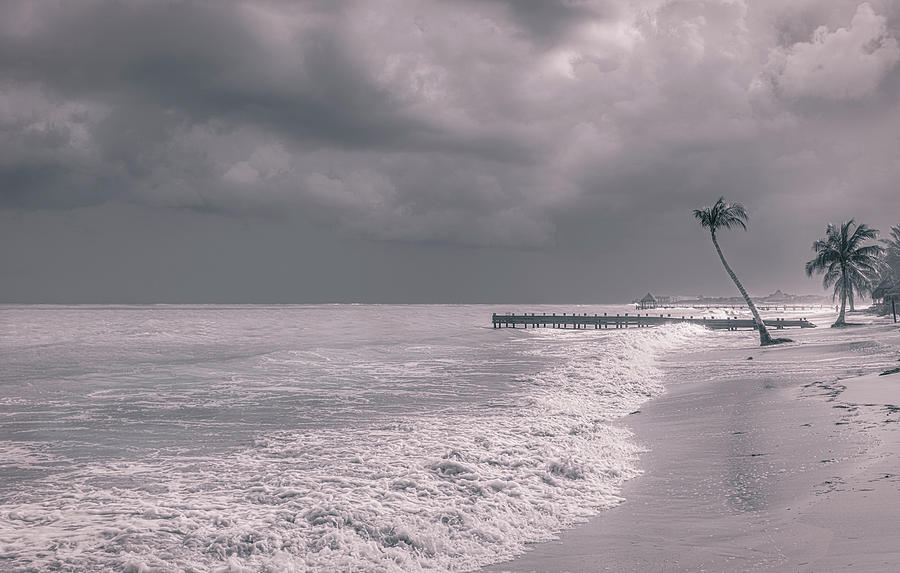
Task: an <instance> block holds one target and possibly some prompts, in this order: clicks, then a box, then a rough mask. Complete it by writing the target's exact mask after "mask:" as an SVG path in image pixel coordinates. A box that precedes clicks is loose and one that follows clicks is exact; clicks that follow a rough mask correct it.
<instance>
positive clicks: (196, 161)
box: [0, 0, 900, 288]
mask: <svg viewBox="0 0 900 573" xmlns="http://www.w3.org/2000/svg"><path fill="white" fill-rule="evenodd" d="M898 28H900V7H898V6H897V4H896V3H895V2H891V1H890V0H872V1H870V2H860V1H858V0H829V1H827V2H822V1H820V0H798V1H796V2H789V3H788V2H781V1H778V0H763V1H758V2H749V1H742V0H713V1H699V0H698V1H694V0H649V1H647V2H641V3H634V2H625V1H614V0H597V1H587V0H586V1H575V0H558V1H549V2H547V1H530V0H526V1H518V0H515V1H513V0H509V1H501V0H460V1H453V2H451V1H447V2H418V1H415V0H383V1H378V2H363V1H358V2H353V1H347V2H309V3H303V2H300V3H295V2H278V1H255V2H253V1H247V2H237V1H228V2H212V1H199V0H195V1H187V0H186V1H172V2H150V1H141V0H134V1H130V2H124V1H111V0H85V1H83V2H62V3H51V2H46V3H40V2H29V1H24V0H23V1H9V2H5V3H3V4H2V5H0V210H5V211H7V212H9V213H12V214H15V216H17V217H26V218H27V217H31V216H34V217H38V216H41V215H39V214H40V213H41V212H44V211H58V212H61V213H66V212H70V213H71V216H72V217H76V216H77V217H81V216H86V215H83V209H82V208H90V209H101V208H106V207H105V206H116V205H118V206H122V205H130V206H131V208H129V209H127V210H125V211H122V212H123V213H127V214H128V216H134V214H135V213H138V212H141V209H146V212H147V213H148V214H149V213H170V214H171V216H175V215H174V214H175V213H187V214H191V213H193V214H194V216H197V217H210V216H212V217H225V218H227V219H228V220H232V221H244V222H245V223H244V224H256V223H248V221H258V224H261V225H266V224H270V223H267V222H266V221H277V222H272V223H271V224H273V225H287V226H292V225H293V226H295V227H298V228H299V227H303V228H309V227H310V226H317V225H318V226H321V228H327V229H328V231H329V234H328V236H329V237H331V239H330V240H332V241H334V244H332V245H331V247H330V248H331V249H332V251H333V253H338V252H342V251H340V249H354V248H357V247H354V246H353V245H357V246H358V245H361V244H362V243H361V242H360V241H372V240H374V241H377V242H379V243H378V244H381V242H383V243H384V244H385V245H386V246H385V248H387V249H390V248H396V249H400V248H401V247H400V246H398V245H399V244H404V245H406V246H405V247H403V248H416V246H421V248H423V249H426V250H428V249H435V248H440V249H463V251H460V252H470V251H466V249H486V251H487V252H493V253H495V256H496V257H499V258H503V257H504V256H506V254H508V253H509V252H512V251H510V249H513V250H515V249H526V250H530V252H532V253H537V252H541V253H545V254H547V253H554V254H555V256H557V257H561V260H568V261H570V262H571V264H573V265H574V264H579V265H580V264H581V258H580V257H582V255H581V254H572V253H585V252H594V253H597V255H596V256H598V257H601V258H603V259H604V260H614V259H615V257H617V256H618V255H613V254H610V253H607V251H610V245H611V244H616V245H632V247H631V249H632V251H633V252H632V256H633V257H637V256H641V257H645V258H646V257H648V256H649V257H651V260H652V259H653V258H654V257H657V258H658V257H660V256H661V255H659V254H658V252H659V250H658V249H654V248H653V242H654V237H656V239H657V240H663V237H667V239H665V240H667V241H668V240H670V239H671V237H674V236H677V237H679V240H685V239H684V237H682V236H681V235H680V229H681V228H682V226H684V225H690V224H691V222H690V220H689V217H688V215H687V214H689V213H690V209H692V208H694V207H697V206H698V205H700V204H703V203H707V202H710V201H712V200H714V199H715V198H716V197H718V196H719V195H726V196H728V197H730V198H733V199H735V200H741V201H743V202H744V203H746V204H747V205H748V207H750V209H751V211H752V212H753V213H758V214H759V218H760V219H764V221H765V222H761V224H760V226H762V227H764V228H765V229H766V235H765V237H757V240H758V241H761V242H762V243H763V244H765V245H766V246H768V247H771V246H772V245H775V244H779V243H780V244H790V245H795V244H796V245H800V246H799V247H796V248H794V247H791V248H790V249H788V251H787V252H789V253H790V257H795V258H802V257H804V256H806V250H808V244H807V243H809V242H811V240H812V238H814V236H815V233H818V232H819V227H823V228H824V220H826V219H839V218H842V217H843V218H849V217H850V216H855V217H857V218H858V219H862V220H867V221H869V222H870V224H873V225H875V226H879V225H881V226H887V225H890V224H896V221H893V220H889V218H888V215H887V213H888V212H891V211H890V209H885V205H886V204H887V205H896V192H895V182H896V181H897V180H898V177H900V164H898V163H897V161H896V150H897V145H898V140H897V135H896V134H897V133H900V109H898V106H900V104H898V101H900V98H898V90H900V47H898V40H897V30H898ZM896 207H900V205H896ZM896 207H895V208H894V212H900V208H896ZM798 212H806V213H808V217H804V218H801V219H799V220H798V216H797V213H798ZM148 216H149V215H148ZM179 216H180V215H179ZM638 222H640V223H642V224H640V225H638V224H637V223H638ZM27 228H28V226H27V225H25V226H23V227H21V228H20V229H21V233H23V235H22V236H20V237H18V240H17V241H16V242H17V243H19V244H23V245H27V244H28V243H29V237H28V236H27V235H28V232H27ZM227 228H230V227H228V225H226V224H224V223H223V225H222V226H215V225H212V226H211V227H210V229H217V231H216V232H222V233H225V232H226V229H227ZM211 232H212V231H211ZM648 233H650V235H649V238H648V236H647V234H648ZM673 233H674V234H673ZM150 235H152V233H150V232H149V231H148V235H147V236H148V237H149V236H150ZM797 236H801V237H802V240H800V241H798V240H797V239H796V237H797ZM702 239H703V237H702V235H698V239H697V242H698V244H699V242H700V241H702ZM348 241H349V242H348ZM354 241H355V242H354ZM390 245H394V247H390ZM24 248H25V249H26V251H27V247H24ZM323 248H324V247H323ZM366 248H368V247H366ZM619 248H621V247H619ZM732 248H735V249H739V248H740V247H739V246H735V247H732ZM782 252H784V251H782ZM385 256H388V255H385ZM448 256H449V255H448ZM784 257H785V259H784V262H783V265H782V266H779V267H778V268H776V269H769V270H764V269H762V266H760V269H752V270H753V271H754V272H757V273H758V272H764V273H765V274H766V276H769V275H771V276H782V275H783V274H784V273H787V272H789V270H788V269H789V268H792V267H790V265H792V264H794V263H792V262H791V260H790V258H789V257H788V255H787V254H785V255H784ZM627 258H628V257H625V259H627ZM625 259H622V260H625ZM615 260H619V259H615ZM622 260H620V263H621V262H622ZM753 264H756V263H753V262H751V263H750V265H751V266H752V265H753ZM760 265H761V264H760ZM795 266H796V265H795ZM797 268H798V269H799V268H800V267H799V266H797ZM472 272H475V271H472ZM710 272H711V273H712V272H716V271H715V269H713V270H711V271H710ZM790 272H793V271H790ZM757 276H759V275H757ZM790 276H792V277H793V274H791V275H790ZM791 280H795V279H791ZM673 288H674V287H673Z"/></svg>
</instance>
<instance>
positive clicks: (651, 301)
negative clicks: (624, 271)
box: [640, 292, 656, 309]
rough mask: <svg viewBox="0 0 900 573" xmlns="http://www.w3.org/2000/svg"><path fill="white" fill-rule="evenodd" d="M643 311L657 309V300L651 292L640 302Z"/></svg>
mask: <svg viewBox="0 0 900 573" xmlns="http://www.w3.org/2000/svg"><path fill="white" fill-rule="evenodd" d="M640 305H641V309H647V308H656V299H655V298H653V295H652V294H650V293H649V292H648V293H647V294H646V296H644V298H642V299H641V300H640Z"/></svg>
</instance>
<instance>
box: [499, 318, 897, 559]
mask: <svg viewBox="0 0 900 573" xmlns="http://www.w3.org/2000/svg"><path fill="white" fill-rule="evenodd" d="M869 320H871V318H870V319H869ZM789 334H790V335H791V336H792V337H793V338H795V340H797V342H796V343H794V344H791V345H785V346H778V347H772V348H768V349H760V348H759V347H756V346H755V345H754V344H753V340H752V339H749V338H748V340H747V344H746V346H741V347H738V348H731V349H729V350H718V351H713V352H697V353H694V354H691V355H689V356H688V357H687V358H686V359H685V358H684V357H680V358H679V360H678V361H677V362H673V365H672V367H671V369H670V370H671V379H672V380H671V381H670V383H669V385H668V389H667V392H666V394H664V395H663V396H661V397H659V398H656V399H654V400H651V401H650V402H648V403H647V404H645V405H644V407H643V408H642V409H641V410H640V412H638V413H635V414H632V415H631V416H629V417H628V418H626V419H625V420H624V423H625V424H626V425H627V426H628V427H630V428H631V429H632V430H633V431H634V432H635V437H636V439H637V440H638V441H639V442H641V443H643V444H645V445H646V446H647V447H648V448H649V449H650V451H649V452H648V453H646V454H645V455H644V456H643V458H642V466H643V469H644V472H645V473H644V475H642V476H640V477H638V478H636V479H634V480H631V481H630V482H628V483H627V484H626V485H625V487H624V489H623V492H622V495H623V497H624V498H625V502H624V503H622V504H620V505H619V506H617V507H615V508H613V509H610V510H607V511H604V512H602V513H601V514H600V515H599V516H597V517H596V518H594V519H593V520H592V521H590V522H589V523H587V524H585V525H583V526H581V527H578V528H576V529H573V530H570V531H566V532H563V534H562V535H561V537H560V539H559V540H558V541H554V542H549V543H542V544H537V545H535V546H534V547H533V548H531V550H530V551H529V552H527V553H526V554H524V555H523V556H521V557H519V558H518V559H516V560H514V561H510V562H506V563H500V564H497V565H494V566H492V567H489V568H486V569H484V571H492V572H497V571H516V572H524V571H553V572H563V571H569V572H580V571H622V572H624V571H640V572H649V571H654V572H669V571H672V572H674V571H727V572H731V571H804V572H805V571H809V572H817V573H821V572H829V571H845V570H853V571H866V572H877V571H885V572H888V571H890V572H895V571H898V570H900V543H898V541H897V540H898V539H900V430H898V427H900V410H898V407H900V374H892V375H889V376H878V375H877V373H878V372H880V371H882V370H884V369H886V367H888V366H897V365H898V364H897V362H896V361H897V359H898V357H900V350H898V349H900V330H898V328H897V327H896V326H895V325H893V324H889V323H887V322H885V321H876V323H875V324H870V325H867V326H862V327H854V328H853V329H852V330H851V329H842V330H841V331H838V330H832V329H827V328H824V329H816V331H803V332H800V331H791V332H790V333H789ZM749 356H753V360H752V361H748V360H747V358H748V357H749Z"/></svg>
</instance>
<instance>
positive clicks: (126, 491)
mask: <svg viewBox="0 0 900 573" xmlns="http://www.w3.org/2000/svg"><path fill="white" fill-rule="evenodd" d="M514 310H525V309H522V308H518V307H516V306H501V305H423V306H415V305H274V306H263V305H249V306H240V305H227V306H212V305H192V306H174V305H150V306H19V305H10V306H2V307H0V452H2V455H0V569H2V570H3V571H47V570H54V571H118V572H122V571H125V572H151V571H154V572H155V571H198V572H199V571H216V572H233V573H237V572H250V571H273V572H274V571H420V570H449V571H465V570H472V569H475V568H477V567H479V566H481V565H484V564H488V563H492V562H497V561H501V560H504V559H506V558H509V557H512V556H514V555H516V554H519V553H521V552H522V551H523V550H524V548H525V547H526V544H528V543H533V542H538V541H544V540H548V539H551V538H552V537H553V536H554V534H556V533H557V532H559V531H561V530H562V529H565V528H569V527H572V526H573V525H575V524H576V523H579V522H581V521H584V520H585V519H586V518H588V517H590V516H592V515H595V514H596V513H598V512H599V511H601V510H603V509H604V508H607V507H610V506H612V505H615V504H617V503H619V502H620V501H621V499H620V497H619V492H620V487H621V485H622V483H623V481H624V480H627V479H629V478H632V477H634V476H635V475H637V474H638V473H639V469H638V468H639V465H638V456H639V454H640V452H641V449H640V446H639V445H638V444H636V443H635V442H634V440H633V439H632V437H631V434H630V433H629V431H628V430H627V429H626V428H625V427H624V425H622V424H614V422H615V420H617V419H619V418H621V417H623V416H625V415H627V414H629V413H630V412H632V411H634V410H636V409H638V408H639V406H640V404H641V403H642V402H644V401H645V400H647V399H648V398H650V397H651V396H654V395H656V394H658V393H660V392H662V391H663V383H662V382H663V379H662V376H663V375H662V370H661V368H660V365H659V360H660V358H661V357H663V356H665V355H667V354H668V353H672V352H673V351H678V350H679V349H682V348H685V347H686V346H687V345H692V346H693V345H697V344H703V341H704V340H712V339H713V337H716V336H721V334H722V333H712V332H709V331H706V330H704V329H702V328H700V327H697V326H691V325H671V326H663V327H658V328H642V329H634V328H632V329H625V330H593V329H589V330H558V329H527V330H524V329H521V328H520V329H497V330H495V329H493V328H491V324H490V317H491V313H492V312H506V311H514ZM527 310H529V311H538V312H540V311H546V312H557V313H562V312H579V313H582V312H587V313H594V312H598V313H602V312H610V313H615V312H629V311H631V312H633V309H632V308H629V307H626V306H574V305H570V306H530V307H529V308H528V309H527ZM731 334H736V333H731ZM741 336H743V337H747V336H749V335H748V333H743V334H741Z"/></svg>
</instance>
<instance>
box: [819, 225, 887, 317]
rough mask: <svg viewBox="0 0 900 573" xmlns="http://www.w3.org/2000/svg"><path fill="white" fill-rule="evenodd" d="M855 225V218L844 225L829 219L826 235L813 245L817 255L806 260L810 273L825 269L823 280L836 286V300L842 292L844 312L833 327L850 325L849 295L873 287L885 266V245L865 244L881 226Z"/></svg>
mask: <svg viewBox="0 0 900 573" xmlns="http://www.w3.org/2000/svg"><path fill="white" fill-rule="evenodd" d="M853 225H854V221H853V219H850V220H849V221H847V222H846V223H841V226H840V228H838V227H836V226H834V225H833V224H831V223H828V226H827V227H826V229H825V238H824V239H819V240H818V241H816V242H814V243H813V245H812V249H813V251H815V252H816V257H815V258H814V259H813V260H811V261H808V262H807V263H806V276H810V277H811V276H812V275H813V273H825V276H824V277H823V280H822V284H823V285H824V286H825V288H826V289H827V288H830V287H832V286H833V287H834V294H833V295H832V300H834V299H835V298H837V296H838V293H840V297H841V313H840V315H838V318H837V320H836V321H835V323H834V324H832V325H831V326H832V327H837V326H846V325H847V322H846V320H845V313H846V310H847V299H848V298H850V297H852V296H853V291H856V292H857V293H859V294H863V293H864V292H868V291H870V290H871V289H872V283H873V281H875V279H876V278H877V277H878V271H879V269H880V267H881V261H880V260H879V256H880V255H881V253H882V251H883V250H884V249H882V248H881V247H879V246H878V245H863V243H864V242H865V241H869V240H874V239H875V238H876V237H877V236H878V230H877V229H872V228H870V227H869V226H867V225H866V224H865V223H861V224H859V225H857V227H856V228H855V229H854V228H853Z"/></svg>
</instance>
